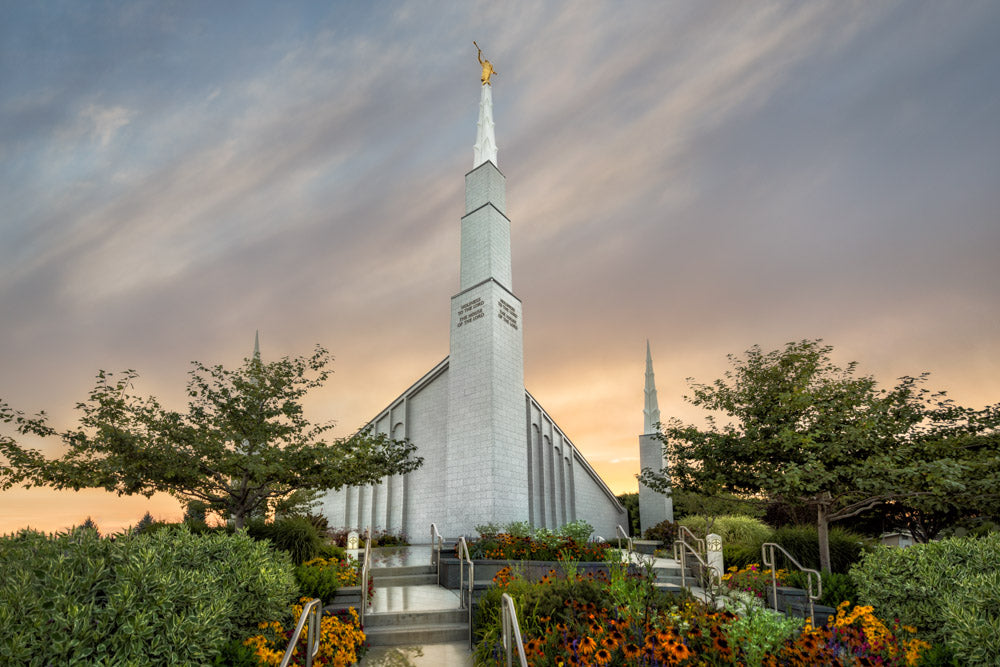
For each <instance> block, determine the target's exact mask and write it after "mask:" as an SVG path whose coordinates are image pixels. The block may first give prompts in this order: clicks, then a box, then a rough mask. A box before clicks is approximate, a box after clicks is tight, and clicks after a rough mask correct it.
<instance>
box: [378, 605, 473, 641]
mask: <svg viewBox="0 0 1000 667" xmlns="http://www.w3.org/2000/svg"><path fill="white" fill-rule="evenodd" d="M365 634H366V635H367V637H368V643H369V644H370V645H372V646H401V645H419V644H439V643H444V642H455V641H463V640H464V641H468V640H469V611H468V610H467V609H449V610H443V611H405V612H387V613H379V614H366V615H365Z"/></svg>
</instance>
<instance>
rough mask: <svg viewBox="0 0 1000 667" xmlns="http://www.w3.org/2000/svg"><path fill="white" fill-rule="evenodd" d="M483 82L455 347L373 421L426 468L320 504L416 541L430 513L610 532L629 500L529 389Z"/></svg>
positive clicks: (451, 525) (444, 523)
mask: <svg viewBox="0 0 1000 667" xmlns="http://www.w3.org/2000/svg"><path fill="white" fill-rule="evenodd" d="M487 62H488V61H487ZM480 88H481V98H480V103H479V120H478V123H477V131H476V143H475V145H474V148H473V165H472V170H471V171H470V172H468V173H467V174H466V175H465V215H464V216H463V217H462V219H461V225H462V231H461V238H462V243H461V260H460V261H461V265H460V282H459V288H458V292H457V293H456V294H455V295H454V296H452V297H451V334H450V346H449V355H448V357H447V358H445V359H444V360H442V361H441V362H439V363H438V364H437V365H435V366H434V367H433V368H431V369H430V370H429V371H428V372H427V373H426V374H425V375H424V376H423V377H421V378H420V379H418V380H417V381H416V382H415V383H414V384H413V385H411V386H410V387H409V388H408V389H406V391H404V392H403V393H402V394H400V395H399V396H398V397H397V398H396V399H395V400H393V401H392V402H390V403H389V405H388V406H387V407H386V408H385V409H384V410H382V412H380V413H379V414H378V415H376V416H375V417H374V419H372V420H371V422H369V426H370V427H372V428H374V429H375V430H376V431H377V432H380V433H386V434H388V435H390V436H391V437H393V438H399V439H402V438H406V439H408V440H410V441H411V442H412V443H413V444H415V445H416V446H417V453H418V455H419V456H422V457H423V459H424V463H423V466H421V467H420V468H419V469H418V470H416V471H414V472H411V473H409V474H407V475H402V476H393V477H389V478H386V479H385V480H383V482H382V483H381V484H378V485H373V486H360V487H350V488H345V489H341V490H339V491H331V492H329V493H328V494H327V495H326V496H325V497H324V498H323V500H322V504H321V510H322V511H323V513H324V514H325V515H326V516H327V518H328V520H329V522H330V525H331V526H344V527H352V528H359V529H364V528H372V529H383V530H389V531H393V532H398V531H401V532H403V533H404V534H406V535H407V536H409V537H410V539H411V540H417V541H419V540H420V539H421V537H422V536H424V535H425V534H427V533H428V531H429V527H430V524H431V522H434V523H436V524H437V526H438V529H439V530H440V531H441V533H442V534H445V535H452V536H457V535H474V534H475V527H476V526H477V525H482V524H486V523H494V524H501V525H502V524H505V523H508V522H511V521H526V522H528V523H530V524H531V525H532V526H534V527H536V528H539V527H544V528H556V527H558V526H561V525H563V524H565V523H567V522H569V521H574V520H577V519H583V520H586V521H587V522H589V523H590V524H591V525H592V526H594V528H595V531H596V532H597V534H599V535H602V536H604V537H606V538H608V539H610V538H612V537H613V536H614V534H615V531H616V527H617V526H618V525H622V526H627V525H628V521H627V517H626V511H625V508H624V507H623V506H622V505H621V504H620V503H619V502H618V500H617V498H615V495H614V494H613V493H612V492H611V490H610V489H609V488H608V486H607V485H606V484H605V483H604V481H603V480H601V478H600V476H599V475H598V474H597V473H596V472H595V471H594V469H593V468H592V467H591V466H590V464H589V463H587V460H586V458H584V456H583V454H582V453H580V451H579V450H578V449H577V448H576V446H575V445H574V444H573V442H572V441H571V440H570V439H569V438H568V437H567V436H566V434H565V433H564V432H563V431H562V429H560V428H559V426H558V425H557V424H556V423H555V420H553V419H552V417H551V416H549V414H548V413H546V411H545V409H544V408H543V407H542V406H541V404H540V403H539V401H538V400H536V399H535V397H533V396H532V395H531V394H530V393H528V392H527V391H526V390H525V387H524V354H523V318H522V315H521V300H520V299H519V298H518V297H517V295H516V293H515V291H514V285H513V282H512V276H511V244H510V220H509V219H508V218H507V214H506V208H507V206H506V179H505V177H504V175H503V173H502V172H501V171H500V169H499V167H498V163H497V144H496V138H495V128H494V123H493V97H492V88H493V87H492V86H491V85H489V83H488V81H486V80H484V81H483V83H482V85H481V86H480Z"/></svg>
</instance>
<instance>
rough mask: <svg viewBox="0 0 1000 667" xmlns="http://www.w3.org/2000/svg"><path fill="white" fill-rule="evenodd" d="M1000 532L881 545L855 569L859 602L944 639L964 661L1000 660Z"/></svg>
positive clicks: (936, 639) (933, 637) (935, 639)
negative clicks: (903, 545)
mask: <svg viewBox="0 0 1000 667" xmlns="http://www.w3.org/2000/svg"><path fill="white" fill-rule="evenodd" d="M998 571H1000V533H993V534H991V535H988V536H986V537H983V538H980V539H975V538H953V539H948V540H942V541H940V542H931V543H930V544H916V545H913V546H911V547H907V548H905V549H894V548H890V547H881V548H879V549H877V550H875V551H873V552H872V553H869V554H867V555H866V556H865V557H864V559H863V560H862V561H861V562H860V563H858V564H857V565H855V566H854V567H853V568H851V578H852V579H854V583H855V585H856V586H857V589H858V599H859V601H861V602H863V603H865V604H870V605H871V606H872V607H874V608H875V612H876V613H877V614H878V615H879V616H881V617H883V618H898V619H900V620H901V621H902V622H903V623H905V624H907V625H912V626H915V627H916V628H917V630H918V631H919V632H920V633H921V635H922V636H923V638H925V639H928V641H931V642H933V643H937V642H944V643H945V644H947V645H948V647H949V648H950V649H951V651H952V653H953V654H954V655H955V657H957V658H958V659H959V660H960V661H961V663H962V664H977V665H980V664H991V665H994V664H1000V574H998Z"/></svg>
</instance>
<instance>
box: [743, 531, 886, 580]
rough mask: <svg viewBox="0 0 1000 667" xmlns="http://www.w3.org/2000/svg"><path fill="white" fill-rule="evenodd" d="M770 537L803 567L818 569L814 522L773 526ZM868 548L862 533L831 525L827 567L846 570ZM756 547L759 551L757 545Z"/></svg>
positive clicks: (844, 572)
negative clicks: (805, 524)
mask: <svg viewBox="0 0 1000 667" xmlns="http://www.w3.org/2000/svg"><path fill="white" fill-rule="evenodd" d="M770 539H771V541H772V542H775V543H777V544H780V545H781V546H783V547H784V548H785V550H787V551H788V552H789V553H790V554H792V556H794V557H795V560H797V561H799V563H801V564H802V565H803V567H809V568H812V569H814V570H819V569H820V557H819V535H818V531H817V529H816V526H783V527H781V528H778V529H777V530H775V531H774V533H773V534H772V535H771V538H770ZM869 549H871V546H870V544H869V542H868V541H867V540H866V539H865V538H864V537H863V536H861V535H858V534H857V533H852V532H851V531H849V530H844V529H842V528H839V527H834V528H832V529H831V530H830V534H829V550H830V569H831V570H832V571H833V572H836V573H840V574H846V573H847V571H848V570H850V568H851V566H852V565H853V564H854V563H856V562H858V561H859V560H861V558H862V556H863V555H864V554H865V552H866V551H867V550H869ZM757 551H758V552H759V551H760V548H759V547H758V549H757ZM779 558H780V556H779Z"/></svg>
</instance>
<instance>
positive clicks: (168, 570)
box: [0, 517, 374, 667]
mask: <svg viewBox="0 0 1000 667" xmlns="http://www.w3.org/2000/svg"><path fill="white" fill-rule="evenodd" d="M0 572H2V574H3V576H2V577H0V627H3V628H4V632H3V633H2V634H0V664H11V665H15V664H16V665H50V664H59V665H95V664H96V665H101V664H103V665H112V664H114V665H120V664H162V665H191V664H202V665H218V666H222V665H226V666H231V665H235V666H238V667H240V666H242V667H251V666H256V665H278V664H279V663H280V661H281V659H282V657H283V655H284V652H285V650H286V648H287V646H288V643H289V641H290V638H291V636H292V631H293V629H294V628H295V625H296V622H297V621H298V617H299V615H300V614H301V612H302V605H303V604H304V603H305V601H307V600H309V599H312V598H320V599H321V600H323V601H324V602H329V601H331V600H333V598H334V595H335V594H336V592H337V590H339V589H340V588H342V587H345V586H357V585H359V584H360V564H359V563H358V561H357V560H356V559H354V558H352V557H351V556H349V555H348V554H346V553H345V551H344V550H343V549H342V548H339V547H337V546H335V545H333V544H331V543H329V542H328V541H326V540H324V539H323V538H322V537H321V536H320V533H319V531H318V530H317V528H316V527H315V526H313V525H312V524H311V523H310V522H309V521H308V520H306V519H304V518H288V519H281V520H277V521H274V522H272V523H266V524H265V523H264V522H262V521H251V522H250V523H249V524H248V526H247V528H246V529H244V530H240V531H235V530H234V529H233V528H232V527H219V528H208V527H207V526H206V525H205V524H204V523H203V522H199V521H188V522H186V523H180V524H165V523H158V522H154V521H152V519H151V518H150V517H146V518H144V520H143V521H141V522H140V524H139V525H138V526H136V527H135V528H134V529H132V530H130V531H127V532H125V533H122V534H117V535H111V536H107V537H102V536H100V534H99V533H98V531H97V530H96V529H95V528H94V527H78V528H74V529H72V530H70V531H66V532H63V533H57V534H43V533H39V532H36V531H32V530H30V529H26V530H21V531H19V532H17V533H15V534H13V535H7V536H5V537H3V538H0ZM367 585H368V589H369V593H370V594H374V587H373V584H372V581H371V578H369V581H368V582H367ZM303 634H304V635H305V634H307V633H303ZM320 634H321V649H320V653H319V655H318V656H316V658H315V659H314V661H313V664H314V665H319V666H337V667H340V666H346V665H351V664H355V663H356V662H357V661H358V660H359V659H360V658H361V656H362V655H363V654H364V651H365V649H366V647H367V645H366V643H365V634H364V631H363V628H362V627H361V623H360V620H359V618H358V614H357V612H356V611H355V610H354V609H351V608H347V609H344V610H328V611H326V612H325V613H324V614H323V616H322V618H321V622H320ZM305 640H306V639H305V637H304V636H303V638H302V639H301V640H300V642H299V645H298V647H297V649H296V654H295V656H294V657H293V660H292V663H291V664H293V665H296V664H299V665H301V664H304V654H305Z"/></svg>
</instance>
